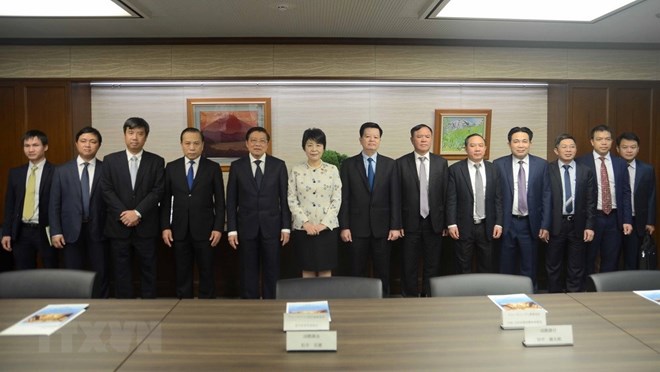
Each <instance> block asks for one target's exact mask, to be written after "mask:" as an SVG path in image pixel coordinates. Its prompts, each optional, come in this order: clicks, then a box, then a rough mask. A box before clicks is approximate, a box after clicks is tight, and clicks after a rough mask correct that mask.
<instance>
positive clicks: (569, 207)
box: [562, 164, 573, 214]
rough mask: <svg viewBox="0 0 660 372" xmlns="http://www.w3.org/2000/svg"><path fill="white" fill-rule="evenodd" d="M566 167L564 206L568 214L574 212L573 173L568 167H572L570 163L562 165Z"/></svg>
mask: <svg viewBox="0 0 660 372" xmlns="http://www.w3.org/2000/svg"><path fill="white" fill-rule="evenodd" d="M562 167H564V206H565V208H566V212H567V213H568V214H571V213H573V199H572V197H573V192H572V190H571V175H570V173H569V172H568V169H569V168H570V167H571V166H570V165H568V164H564V165H562Z"/></svg>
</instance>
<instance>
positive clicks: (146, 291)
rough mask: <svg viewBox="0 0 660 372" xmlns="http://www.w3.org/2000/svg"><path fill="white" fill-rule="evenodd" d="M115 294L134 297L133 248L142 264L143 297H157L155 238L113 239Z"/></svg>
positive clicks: (111, 242) (122, 296) (118, 296)
mask: <svg viewBox="0 0 660 372" xmlns="http://www.w3.org/2000/svg"><path fill="white" fill-rule="evenodd" d="M110 248H111V251H112V264H113V267H114V273H115V296H116V297H117V298H133V297H134V294H133V258H132V256H133V250H134V251H135V255H136V256H137V259H138V264H139V266H140V282H141V285H142V298H156V241H155V239H154V238H138V237H136V236H133V237H130V238H128V239H111V240H110Z"/></svg>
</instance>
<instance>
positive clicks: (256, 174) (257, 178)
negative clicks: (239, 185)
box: [254, 160, 264, 189]
mask: <svg viewBox="0 0 660 372" xmlns="http://www.w3.org/2000/svg"><path fill="white" fill-rule="evenodd" d="M254 164H256V165H257V169H256V170H255V171H254V180H255V181H256V182H257V188H258V189H260V188H261V181H262V180H263V179H264V173H263V172H262V171H261V167H260V166H259V165H260V164H261V160H255V161H254Z"/></svg>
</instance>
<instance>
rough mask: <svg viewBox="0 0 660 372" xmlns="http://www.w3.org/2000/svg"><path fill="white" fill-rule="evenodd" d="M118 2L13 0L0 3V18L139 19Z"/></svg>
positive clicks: (100, 0)
mask: <svg viewBox="0 0 660 372" xmlns="http://www.w3.org/2000/svg"><path fill="white" fill-rule="evenodd" d="M139 16H140V15H139V14H137V13H135V12H134V11H133V10H132V9H131V8H129V7H128V6H126V5H125V4H123V3H122V2H121V1H120V0H57V1H55V0H13V1H1V2H0V17H67V18H69V17H72V18H73V17H139Z"/></svg>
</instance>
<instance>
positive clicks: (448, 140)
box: [434, 109, 492, 160]
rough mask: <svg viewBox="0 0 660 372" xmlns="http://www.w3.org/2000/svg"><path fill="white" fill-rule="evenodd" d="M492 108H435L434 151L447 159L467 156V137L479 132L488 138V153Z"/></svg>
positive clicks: (458, 158) (486, 157)
mask: <svg viewBox="0 0 660 372" xmlns="http://www.w3.org/2000/svg"><path fill="white" fill-rule="evenodd" d="M491 115H492V110H487V109H484V110H481V109H480V110H474V109H469V110H468V109H466V110H462V109H461V110H444V109H438V110H435V138H434V152H435V153H436V154H439V155H442V156H443V157H445V158H446V159H447V160H460V159H465V158H467V154H466V153H465V138H466V137H467V136H469V135H470V134H472V133H478V134H480V135H481V136H483V137H484V139H485V140H486V146H487V148H486V155H485V157H484V159H488V154H489V150H490V146H489V145H490V119H491Z"/></svg>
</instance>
